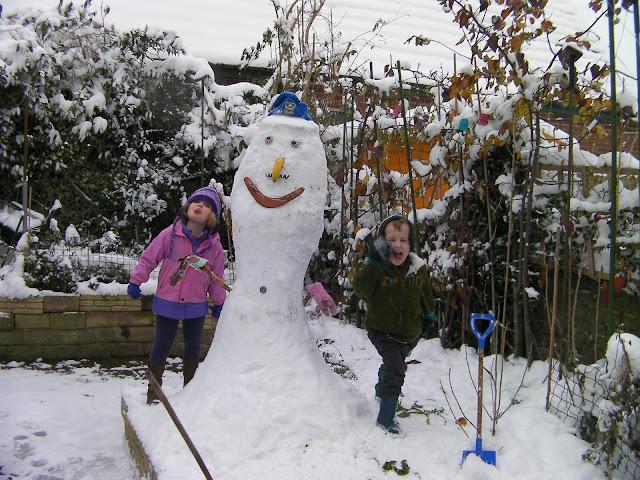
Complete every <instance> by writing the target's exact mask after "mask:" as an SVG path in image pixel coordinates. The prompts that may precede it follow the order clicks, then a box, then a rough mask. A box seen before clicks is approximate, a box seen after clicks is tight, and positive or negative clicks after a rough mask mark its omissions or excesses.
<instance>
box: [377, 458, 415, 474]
mask: <svg viewBox="0 0 640 480" xmlns="http://www.w3.org/2000/svg"><path fill="white" fill-rule="evenodd" d="M397 464H398V462H397V461H396V460H389V461H387V462H384V465H382V470H384V471H385V472H396V473H397V474H398V475H399V476H401V477H403V476H405V475H409V472H410V471H411V469H410V468H409V464H408V463H407V461H406V460H402V461H401V462H400V468H398V467H396V465H397Z"/></svg>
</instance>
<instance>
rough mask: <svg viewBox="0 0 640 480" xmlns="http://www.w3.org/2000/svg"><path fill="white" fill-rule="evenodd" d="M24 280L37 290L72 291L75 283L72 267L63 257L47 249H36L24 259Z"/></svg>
mask: <svg viewBox="0 0 640 480" xmlns="http://www.w3.org/2000/svg"><path fill="white" fill-rule="evenodd" d="M24 281H25V285H26V286H27V287H31V288H37V289H38V290H51V291H54V292H62V293H74V292H75V291H76V290H77V283H76V279H75V276H74V273H73V268H72V266H71V265H69V263H68V262H67V261H66V260H65V259H64V258H62V259H61V258H59V257H54V256H52V255H51V254H50V253H49V251H48V250H36V251H34V252H32V254H31V255H30V256H29V257H27V258H26V259H25V262H24Z"/></svg>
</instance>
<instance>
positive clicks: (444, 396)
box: [0, 313, 605, 480]
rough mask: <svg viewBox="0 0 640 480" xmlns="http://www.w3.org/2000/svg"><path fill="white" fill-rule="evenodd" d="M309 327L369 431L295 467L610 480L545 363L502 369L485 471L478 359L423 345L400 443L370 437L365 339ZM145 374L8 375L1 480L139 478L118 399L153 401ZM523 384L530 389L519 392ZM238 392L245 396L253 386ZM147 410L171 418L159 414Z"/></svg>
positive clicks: (66, 369) (78, 370)
mask: <svg viewBox="0 0 640 480" xmlns="http://www.w3.org/2000/svg"><path fill="white" fill-rule="evenodd" d="M309 316H310V327H311V331H312V334H313V336H314V337H315V338H316V339H317V341H318V344H319V347H320V349H321V351H322V352H323V353H324V355H325V358H326V359H327V361H328V362H330V363H331V364H333V365H334V367H333V368H334V370H336V371H338V370H340V371H341V372H342V377H340V382H345V383H347V384H349V385H351V386H352V387H354V389H355V391H356V394H358V395H362V396H363V397H364V398H365V399H366V403H367V406H368V409H369V410H370V414H371V428H370V429H369V430H368V431H366V432H363V431H362V430H361V429H357V430H350V429H348V428H346V426H345V428H344V429H340V428H336V429H335V430H334V431H333V432H332V435H331V437H330V438H326V439H318V440H317V443H319V444H317V445H315V448H314V449H313V451H311V452H309V455H308V456H307V457H304V456H302V457H299V458H304V461H305V462H307V467H308V464H313V463H314V462H316V464H317V466H318V467H321V466H322V465H323V464H325V465H326V464H329V463H331V462H332V459H331V458H326V457H325V458H322V456H319V455H315V454H314V453H313V452H323V451H331V449H332V448H334V447H335V446H336V445H342V444H344V445H350V446H351V445H354V444H360V445H361V448H360V449H359V451H357V452H356V456H355V457H354V458H353V462H352V464H351V466H348V467H345V466H344V464H343V467H342V471H341V473H340V475H339V476H336V477H335V478H336V479H337V478H340V479H365V478H367V479H369V478H370V479H383V478H385V479H388V478H395V477H396V473H395V472H394V471H393V470H392V471H388V472H385V471H384V470H383V466H384V465H385V463H386V462H392V461H395V462H396V464H395V467H396V468H398V469H400V468H401V465H402V461H403V460H404V461H406V464H407V465H408V468H409V475H408V476H407V478H422V479H427V478H429V479H459V480H466V479H469V480H470V479H473V480H484V479H486V480H489V479H491V480H501V479H504V480H506V479H510V480H511V479H514V478H517V479H520V480H533V479H536V480H537V479H540V480H549V479H561V478H562V479H564V478H569V479H572V480H582V479H583V480H587V479H588V480H593V479H604V478H605V474H604V472H603V470H602V469H600V468H599V467H596V466H594V465H592V464H590V463H588V462H585V461H583V460H582V458H581V456H582V453H583V452H584V451H585V450H586V449H587V448H588V444H587V443H585V442H584V441H582V440H580V439H578V438H576V437H575V436H574V435H573V434H572V433H573V432H572V431H571V429H570V428H569V427H568V426H566V425H564V424H563V423H562V422H561V421H560V420H559V419H558V418H557V417H555V416H554V415H552V414H551V413H548V412H546V411H545V398H546V388H547V384H546V380H545V379H546V374H547V368H548V366H547V364H546V363H544V362H535V363H534V364H533V365H532V367H531V369H530V370H528V371H525V370H526V363H525V361H524V360H515V361H514V360H510V361H506V362H504V376H503V385H502V403H501V406H500V409H501V411H505V410H506V412H505V413H504V415H503V416H502V417H501V418H500V420H499V421H498V424H497V428H496V435H495V436H492V435H491V426H492V421H491V419H490V418H488V416H487V414H486V413H485V415H484V417H483V423H484V435H483V442H484V444H483V447H484V449H485V450H495V451H497V465H496V466H495V467H494V466H490V465H487V464H484V463H483V462H481V461H480V460H479V459H478V458H477V457H475V456H473V455H472V456H469V457H468V458H467V460H466V461H465V462H464V463H463V464H462V465H461V458H462V452H463V451H464V450H473V449H474V440H475V436H476V433H475V429H474V427H473V425H472V423H475V421H476V402H477V396H476V390H475V384H476V380H477V362H478V356H477V353H476V349H475V348H471V347H466V348H462V349H457V350H444V349H442V348H441V347H440V344H439V340H438V339H432V340H423V341H421V342H420V343H419V344H418V346H417V347H416V349H415V350H414V352H413V353H412V355H411V357H410V358H409V359H408V360H409V369H408V372H407V379H406V383H405V388H404V397H403V398H402V407H404V408H408V409H410V410H409V412H410V415H409V416H407V417H405V418H400V419H399V422H400V425H401V428H402V430H403V431H404V436H403V437H401V438H398V437H396V436H393V435H390V434H385V433H384V432H383V431H382V430H381V429H379V428H377V427H375V426H374V422H375V412H376V411H377V403H376V400H375V397H374V384H375V382H376V376H377V370H378V366H379V362H380V359H379V356H378V354H377V353H376V351H375V349H374V348H373V346H372V345H371V344H370V342H369V341H368V339H367V337H366V332H365V331H364V330H361V329H358V328H355V327H354V326H352V325H348V324H345V323H342V322H340V321H339V320H337V319H334V318H331V317H317V316H316V315H315V314H314V313H309ZM213 348H215V341H214V347H213ZM246 355H251V352H246ZM173 361H174V362H175V364H174V365H173V366H172V368H171V371H168V372H167V373H166V374H165V384H164V389H165V391H166V392H167V394H168V397H169V399H170V400H171V398H172V397H173V396H175V394H176V393H177V392H178V391H179V390H180V389H181V386H182V376H181V374H180V373H178V370H179V369H180V362H179V360H178V359H173ZM495 361H496V357H495V356H487V357H485V362H484V366H485V367H486V368H488V369H491V368H492V365H493V364H494V362H495ZM327 368H329V366H328V367H327ZM284 371H286V366H284V365H283V366H282V371H277V370H276V371H274V372H272V374H273V375H276V376H277V375H278V374H281V373H282V372H284ZM143 373H144V366H143V365H142V364H141V363H129V364H126V365H122V366H119V367H111V368H107V367H106V366H104V367H103V366H100V365H98V364H94V363H93V362H82V363H78V362H61V363H59V364H57V365H47V364H43V363H33V364H29V365H24V364H20V363H17V362H11V363H7V364H0V385H2V395H1V396H0V479H2V480H9V479H18V478H34V479H40V480H58V479H61V480H106V479H116V478H117V479H121V480H129V479H135V478H137V477H136V471H135V467H134V465H133V463H132V460H131V459H130V456H129V453H128V448H127V445H126V443H125V439H124V426H123V421H122V418H121V415H120V399H121V394H122V392H123V391H129V392H132V391H133V392H134V393H137V394H138V396H139V398H140V401H142V398H143V396H144V392H145V391H146V381H144V380H142V379H141V376H142V375H143ZM336 375H338V373H336ZM523 376H524V385H523V387H522V388H521V389H520V390H518V387H519V385H520V383H521V380H522V378H523ZM484 386H485V406H486V407H488V410H489V411H492V410H493V408H492V401H491V393H490V392H491V381H490V379H489V376H488V375H485V382H484ZM240 387H241V388H248V387H247V386H246V385H245V386H242V385H241V386H240ZM516 391H517V395H516ZM514 396H515V398H514ZM412 407H415V408H412ZM508 407H510V408H508ZM145 408H149V409H163V407H162V405H155V406H150V407H145ZM461 409H462V411H461ZM263 413H264V415H268V414H269V412H268V411H265V412H263ZM463 415H466V416H467V418H468V419H469V422H468V423H467V424H466V425H464V426H462V425H460V423H464V422H459V423H457V422H456V421H457V420H458V419H460V418H461V417H463ZM185 428H186V429H187V431H188V432H189V434H190V435H191V436H192V438H206V437H207V435H209V436H210V438H213V436H215V435H224V436H225V438H226V439H227V440H228V441H229V442H230V443H234V442H236V441H238V442H242V438H243V432H242V431H240V430H235V431H225V432H200V431H199V428H198V425H197V424H193V423H191V424H187V423H185ZM194 442H195V440H194ZM195 443H196V447H198V443H197V442H195ZM283 444H287V439H286V438H283ZM323 444H324V445H323ZM200 447H201V451H205V450H206V448H204V447H205V445H200ZM176 448H177V449H183V453H182V457H181V458H184V459H185V465H184V469H185V471H192V470H193V469H194V468H195V469H196V470H197V466H196V464H195V461H194V460H193V459H192V458H191V456H190V454H189V451H188V449H187V446H186V445H178V446H177V447H176ZM263 453H266V454H265V455H264V456H263V459H262V464H261V466H262V470H261V471H256V472H255V476H253V477H252V478H255V479H259V478H271V477H270V476H269V471H270V468H271V467H272V466H273V464H272V463H271V461H272V459H275V458H282V457H283V453H287V452H278V451H277V450H274V451H270V452H263ZM292 455H293V453H292ZM203 457H204V461H205V462H206V463H207V467H208V469H209V471H210V472H211V474H212V476H213V477H214V478H216V479H223V478H235V477H233V475H232V474H231V473H227V474H220V472H218V471H217V469H216V465H215V463H212V462H211V459H210V458H208V457H207V456H205V455H203ZM254 460H255V459H254ZM301 468H303V467H301ZM319 469H320V470H322V468H319ZM307 471H308V468H307ZM185 478H186V477H185ZM190 478H194V477H190ZM196 478H197V477H196ZM288 478H291V479H294V478H295V479H296V480H298V479H300V478H303V477H301V476H291V477H287V478H285V479H284V480H287V479H288ZM304 478H311V477H304Z"/></svg>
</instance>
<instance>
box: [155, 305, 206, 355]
mask: <svg viewBox="0 0 640 480" xmlns="http://www.w3.org/2000/svg"><path fill="white" fill-rule="evenodd" d="M179 323H180V320H176V319H174V318H167V317H163V316H162V315H156V338H155V339H154V341H153V346H152V347H151V353H150V354H149V360H151V361H152V362H159V363H164V362H166V360H167V357H168V356H169V350H171V346H172V345H173V342H174V340H175V338H176V332H177V331H178V324H179ZM203 328H204V317H198V318H185V319H184V320H182V333H183V334H184V353H183V358H182V359H183V360H184V359H185V358H197V359H199V358H200V345H201V343H202V329H203Z"/></svg>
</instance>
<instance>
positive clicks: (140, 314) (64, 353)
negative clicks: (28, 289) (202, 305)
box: [0, 295, 217, 361]
mask: <svg viewBox="0 0 640 480" xmlns="http://www.w3.org/2000/svg"><path fill="white" fill-rule="evenodd" d="M152 300H153V296H146V297H142V298H141V299H140V300H131V299H130V298H129V297H128V296H127V295H116V296H102V295H61V296H44V297H29V298H26V299H21V300H11V299H8V298H3V297H0V361H11V360H18V361H34V360H36V359H38V358H42V359H44V360H54V361H55V360H70V359H76V360H81V359H83V358H86V359H96V358H118V357H122V358H127V359H131V358H135V357H147V356H148V355H149V351H150V349H151V345H152V343H153V338H154V334H155V327H154V314H153V312H152V311H151V301H152ZM216 323H217V322H216V321H215V320H214V319H213V318H212V317H211V316H209V315H207V317H206V320H205V326H204V333H203V338H202V358H204V356H205V355H206V353H207V352H208V350H209V347H210V345H211V341H212V340H213V334H214V331H215V326H216ZM183 345H184V343H183V338H182V328H181V326H180V328H179V329H178V334H177V335H176V341H175V344H174V345H173V348H172V349H171V352H170V355H171V356H178V357H181V356H182V348H183Z"/></svg>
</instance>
